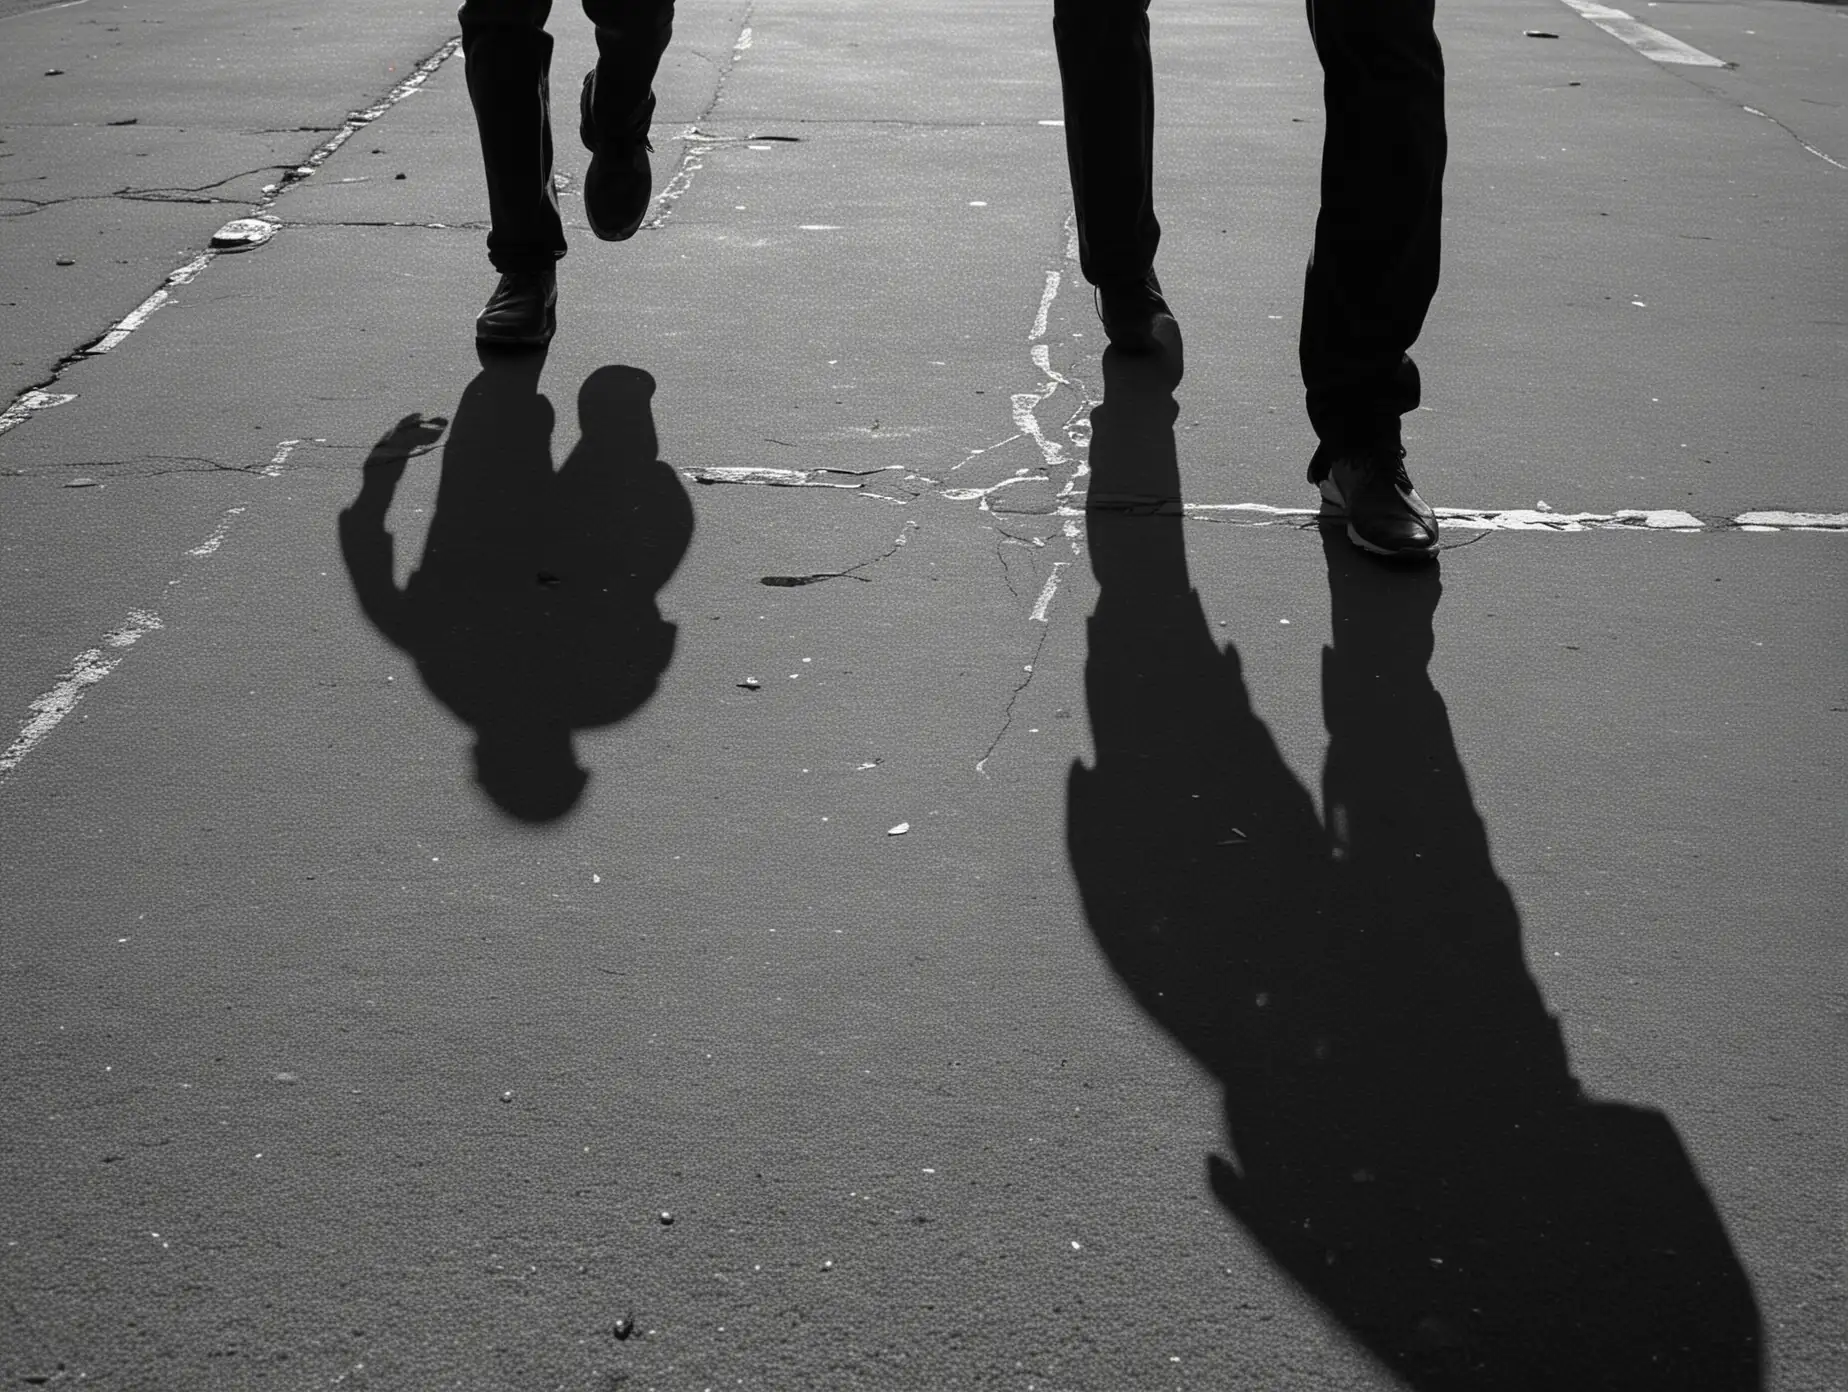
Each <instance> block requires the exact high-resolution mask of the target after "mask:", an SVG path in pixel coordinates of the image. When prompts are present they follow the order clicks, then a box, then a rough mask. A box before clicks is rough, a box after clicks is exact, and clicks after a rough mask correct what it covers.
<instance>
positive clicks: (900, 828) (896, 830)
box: [886, 822, 911, 836]
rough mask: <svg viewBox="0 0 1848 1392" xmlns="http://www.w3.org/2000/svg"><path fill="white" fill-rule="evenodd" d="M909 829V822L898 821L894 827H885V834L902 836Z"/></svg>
mask: <svg viewBox="0 0 1848 1392" xmlns="http://www.w3.org/2000/svg"><path fill="white" fill-rule="evenodd" d="M910 830H911V823H910V822H900V823H899V824H898V825H897V826H895V827H888V828H886V835H887V836H903V835H904V834H905V833H906V832H908V831H910Z"/></svg>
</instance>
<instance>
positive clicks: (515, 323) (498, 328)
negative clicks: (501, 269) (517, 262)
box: [475, 270, 558, 348]
mask: <svg viewBox="0 0 1848 1392" xmlns="http://www.w3.org/2000/svg"><path fill="white" fill-rule="evenodd" d="M557 328H558V272H557V271H552V270H545V271H509V272H507V273H506V274H505V275H503V276H502V277H501V278H500V284H499V285H496V286H495V287H494V293H493V294H492V295H490V296H488V307H487V308H486V309H484V310H482V311H481V313H480V314H478V315H477V316H476V317H475V342H477V343H488V344H495V345H498V346H500V347H506V348H543V347H545V345H546V344H548V343H550V342H551V341H552V334H553V332H554V331H556V330H557Z"/></svg>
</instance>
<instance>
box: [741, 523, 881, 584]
mask: <svg viewBox="0 0 1848 1392" xmlns="http://www.w3.org/2000/svg"><path fill="white" fill-rule="evenodd" d="M917 527H918V523H917V522H916V520H915V519H914V520H912V521H909V522H907V523H905V530H904V531H902V532H900V533H899V534H898V536H897V537H895V538H894V539H893V541H892V544H891V545H890V546H889V547H887V548H886V549H885V550H884V551H882V552H881V553H880V554H879V555H877V556H871V557H868V558H867V559H866V560H864V561H861V562H860V563H859V564H858V565H851V566H848V567H847V569H845V570H823V571H817V572H815V573H814V574H812V575H766V576H764V578H763V579H762V580H760V581H758V582H757V583H758V584H760V585H772V586H777V587H780V588H784V589H787V588H791V587H793V586H797V585H815V584H819V583H820V582H821V581H823V580H858V581H860V582H861V583H862V584H866V585H870V584H871V583H872V581H871V580H869V579H867V577H866V576H864V575H861V574H859V572H860V571H862V570H865V569H866V568H867V567H868V566H876V565H878V564H879V563H880V562H881V561H889V560H891V559H892V557H894V556H896V555H897V554H898V553H899V551H900V549H902V548H903V547H904V545H905V543H906V542H908V541H909V540H911V537H910V533H912V532H914V531H916V530H917Z"/></svg>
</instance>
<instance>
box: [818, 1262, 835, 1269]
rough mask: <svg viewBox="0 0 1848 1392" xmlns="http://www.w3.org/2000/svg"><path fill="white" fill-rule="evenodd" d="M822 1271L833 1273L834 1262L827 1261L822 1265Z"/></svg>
mask: <svg viewBox="0 0 1848 1392" xmlns="http://www.w3.org/2000/svg"><path fill="white" fill-rule="evenodd" d="M821 1269H822V1270H823V1271H832V1270H834V1263H833V1262H832V1261H825V1262H823V1263H822V1264H821Z"/></svg>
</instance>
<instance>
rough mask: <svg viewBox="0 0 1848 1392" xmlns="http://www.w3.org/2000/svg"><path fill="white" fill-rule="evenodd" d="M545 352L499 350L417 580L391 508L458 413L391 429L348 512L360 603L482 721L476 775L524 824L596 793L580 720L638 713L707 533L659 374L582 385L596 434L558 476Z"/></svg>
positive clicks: (582, 418) (446, 466) (452, 440)
mask: <svg viewBox="0 0 1848 1392" xmlns="http://www.w3.org/2000/svg"><path fill="white" fill-rule="evenodd" d="M543 364H544V355H543V354H519V355H504V356H501V355H491V354H483V356H482V370H481V372H480V374H479V375H478V376H477V377H476V378H475V379H474V380H473V381H472V382H470V383H469V385H468V387H467V389H466V390H465V391H464V392H463V393H462V401H461V404H460V405H459V406H458V407H457V409H456V415H455V422H454V425H453V428H451V429H450V432H449V442H448V445H447V447H446V449H445V451H444V455H443V469H442V476H441V479H440V481H439V483H438V486H437V495H436V510H435V513H434V515H433V517H432V519H431V522H430V530H429V536H428V539H427V540H426V542H425V545H424V554H423V559H422V561H421V563H420V564H419V565H418V568H417V570H416V571H415V572H414V573H413V574H412V575H411V577H410V579H409V580H408V581H407V582H406V583H405V585H404V587H403V589H399V588H398V586H397V584H396V583H395V581H394V579H393V574H392V537H391V534H390V533H389V532H387V531H386V530H385V514H386V510H387V509H388V508H389V507H390V505H391V500H392V497H393V494H394V493H395V492H396V489H397V486H398V481H399V479H400V478H402V476H403V474H404V469H405V465H406V462H407V460H408V459H410V458H411V457H412V456H413V455H415V454H419V453H422V452H424V451H425V450H426V449H429V448H432V447H434V444H435V441H436V439H437V438H438V437H439V436H440V434H441V433H442V430H443V428H444V422H443V421H442V420H441V418H429V419H426V418H422V417H418V416H407V417H405V418H404V420H402V421H400V422H399V423H398V425H397V426H396V427H394V428H393V429H392V430H391V431H390V432H388V433H387V434H386V436H385V438H384V439H382V440H380V441H379V443H378V445H377V446H376V447H375V448H374V449H373V451H372V453H371V455H370V456H369V457H368V458H367V460H366V466H365V477H364V482H363V483H362V485H361V488H360V492H359V496H358V498H356V499H355V500H354V502H353V504H352V506H351V507H349V508H347V509H346V510H345V511H344V512H343V513H341V515H340V547H341V552H342V554H343V555H344V557H345V559H346V564H347V571H348V574H349V575H350V576H351V577H352V581H353V589H354V591H355V593H356V595H357V596H358V599H359V603H360V607H361V608H362V609H363V610H364V611H365V614H366V616H367V617H368V618H369V619H371V620H372V622H373V623H374V624H375V625H376V626H377V627H378V629H379V631H380V632H381V633H383V634H384V635H385V636H386V637H387V638H389V639H390V640H391V641H392V642H393V643H394V644H396V645H397V646H398V647H400V648H402V649H404V651H405V652H407V653H409V654H410V655H411V657H412V658H413V659H415V661H416V663H417V670H418V673H419V675H421V676H422V678H423V681H424V684H425V685H426V686H428V687H429V689H430V692H431V694H432V695H434V696H435V697H436V698H437V699H438V700H439V701H441V702H442V703H443V704H444V705H445V706H447V707H448V708H449V709H450V710H451V711H452V712H454V713H455V715H456V716H457V718H459V719H461V720H462V721H464V722H466V723H467V724H468V725H469V726H471V727H472V728H473V730H474V731H475V748H474V758H475V777H476V781H477V782H478V784H479V785H480V787H481V789H482V791H484V792H485V793H486V794H487V795H488V796H489V797H490V798H492V799H493V800H494V802H495V803H496V804H497V805H498V806H499V807H500V808H501V809H502V810H503V811H505V812H507V813H508V814H509V815H511V816H513V817H516V818H518V819H519V820H521V821H524V822H548V821H553V820H556V819H557V818H559V817H562V816H564V815H565V814H566V813H568V812H569V811H570V810H571V809H572V808H573V807H574V806H576V804H577V802H578V800H579V798H580V797H581V796H582V794H583V791H584V787H585V784H586V783H587V782H588V781H589V777H590V775H589V773H588V772H587V771H586V770H585V769H584V768H582V767H581V766H580V765H579V763H578V761H577V757H576V754H575V752H574V751H573V748H572V743H571V737H572V733H573V731H577V730H585V729H591V728H594V727H597V726H602V725H610V724H613V723H615V722H616V721H619V720H622V719H625V718H626V717H628V716H629V715H632V714H633V713H634V712H635V711H636V710H637V709H639V708H640V707H641V706H642V704H643V703H644V702H646V701H647V700H648V698H649V697H650V696H652V695H653V694H654V691H655V687H656V685H657V684H658V683H659V681H660V678H661V674H662V673H663V672H664V671H665V670H666V669H667V664H668V662H669V661H670V660H672V658H673V654H674V641H675V632H676V630H675V626H674V625H673V624H671V623H668V622H667V621H666V620H664V619H663V618H662V617H661V613H660V610H659V608H658V607H657V605H656V602H655V596H656V593H657V592H658V591H659V590H660V588H661V587H662V586H663V585H664V584H666V583H667V580H668V579H669V577H670V576H672V575H673V573H674V570H675V568H676V567H677V566H678V565H679V564H680V560H681V558H682V557H683V556H684V555H685V554H686V550H687V546H688V543H689V542H690V541H691V539H692V535H693V509H692V504H691V502H690V501H689V500H688V498H687V493H686V489H685V487H684V486H683V485H682V484H681V482H680V480H679V479H678V478H677V477H676V476H675V475H674V471H673V470H672V469H670V468H669V467H668V466H667V465H666V464H664V463H662V462H661V461H660V460H659V459H658V458H657V449H656V439H655V428H654V417H653V412H652V409H651V406H650V402H651V399H652V397H653V395H654V389H655V384H654V379H653V378H652V377H650V376H649V375H648V374H647V373H646V372H642V371H640V370H639V369H637V368H633V367H614V366H612V367H601V368H598V369H597V370H596V371H595V372H593V373H592V374H591V375H590V376H589V377H588V378H587V379H586V380H585V382H584V385H583V387H582V388H581V389H580V390H579V392H578V417H579V423H580V426H581V429H582V438H581V439H580V440H579V442H578V444H577V445H576V447H575V448H573V449H572V451H571V454H570V456H569V457H568V458H567V459H566V461H565V463H564V466H563V467H562V468H560V469H558V470H557V471H556V472H554V470H553V468H552V455H551V438H552V425H553V419H552V407H551V403H550V402H548V401H547V400H546V399H545V398H544V397H542V396H540V395H539V394H538V382H539V371H540V368H541V367H542V366H543Z"/></svg>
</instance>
